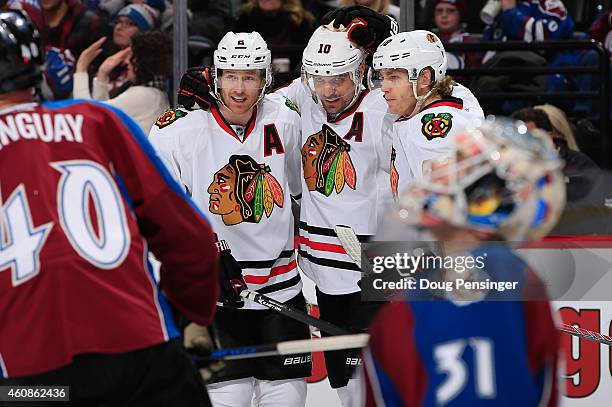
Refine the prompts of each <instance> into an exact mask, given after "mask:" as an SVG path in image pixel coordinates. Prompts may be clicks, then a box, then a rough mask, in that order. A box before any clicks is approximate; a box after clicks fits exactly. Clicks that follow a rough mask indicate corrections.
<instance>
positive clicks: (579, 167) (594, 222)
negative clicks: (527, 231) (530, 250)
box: [512, 108, 612, 234]
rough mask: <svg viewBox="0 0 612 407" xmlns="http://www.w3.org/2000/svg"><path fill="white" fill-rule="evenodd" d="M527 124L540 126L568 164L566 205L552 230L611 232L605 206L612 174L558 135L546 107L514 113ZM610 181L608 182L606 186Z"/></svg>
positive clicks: (610, 213) (611, 214) (610, 215)
mask: <svg viewBox="0 0 612 407" xmlns="http://www.w3.org/2000/svg"><path fill="white" fill-rule="evenodd" d="M512 118H513V119H517V120H522V121H523V122H525V124H526V125H527V127H528V128H530V129H533V128H538V129H540V130H544V131H545V132H547V133H548V134H549V135H550V136H551V137H552V139H553V142H554V143H555V146H556V148H557V151H558V152H559V155H560V156H561V158H563V160H564V161H565V166H564V168H563V175H564V176H565V183H566V197H567V205H566V207H565V211H564V213H563V215H562V217H561V220H560V221H559V224H558V225H557V227H556V228H555V230H554V231H553V234H610V233H612V221H611V220H612V210H611V208H609V207H606V206H605V200H606V197H607V196H608V195H609V191H610V189H609V185H610V183H611V182H610V181H611V180H610V178H609V177H608V176H604V174H603V173H602V171H601V169H600V168H599V167H598V166H597V164H595V163H594V162H593V160H591V159H590V158H589V157H588V156H587V155H586V154H584V153H582V152H580V151H575V150H572V149H571V148H569V147H568V143H567V142H566V141H565V139H562V138H560V137H557V136H556V134H555V132H554V129H553V126H552V124H551V122H550V120H549V118H548V116H547V115H546V113H545V112H544V110H540V109H534V108H523V109H521V110H518V111H516V112H514V113H513V114H512ZM606 185H607V186H606Z"/></svg>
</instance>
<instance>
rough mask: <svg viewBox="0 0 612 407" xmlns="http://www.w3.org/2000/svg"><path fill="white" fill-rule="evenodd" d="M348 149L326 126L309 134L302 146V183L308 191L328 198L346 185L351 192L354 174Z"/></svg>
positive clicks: (344, 142) (354, 184)
mask: <svg viewBox="0 0 612 407" xmlns="http://www.w3.org/2000/svg"><path fill="white" fill-rule="evenodd" d="M350 151H351V146H350V144H348V143H347V142H346V141H344V140H343V139H342V138H341V137H340V136H339V135H338V134H337V133H336V132H335V131H333V130H332V129H331V128H330V127H329V126H327V125H323V129H321V131H319V132H318V133H315V134H312V135H310V136H309V137H308V138H307V139H306V142H305V143H304V145H303V146H302V168H303V169H304V181H306V186H307V187H308V190H309V191H317V192H319V193H321V194H323V195H325V196H330V195H331V194H332V192H333V191H334V190H336V193H337V194H339V193H341V192H342V190H343V189H344V186H345V185H346V186H348V187H349V188H351V189H355V186H356V182H357V175H356V174H355V166H353V162H352V161H351V156H350Z"/></svg>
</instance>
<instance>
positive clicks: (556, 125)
mask: <svg viewBox="0 0 612 407" xmlns="http://www.w3.org/2000/svg"><path fill="white" fill-rule="evenodd" d="M533 108H534V109H538V110H541V111H543V112H544V113H546V116H548V120H550V124H552V126H553V131H554V132H555V133H557V135H559V137H561V138H563V139H564V140H565V141H566V142H567V146H568V147H569V148H571V149H572V150H574V151H580V148H579V147H578V143H576V137H574V132H573V131H572V127H571V126H570V124H569V121H568V120H567V116H566V115H565V112H563V110H561V109H559V108H558V107H557V106H553V105H549V104H545V105H539V106H534V107H533Z"/></svg>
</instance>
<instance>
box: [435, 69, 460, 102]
mask: <svg viewBox="0 0 612 407" xmlns="http://www.w3.org/2000/svg"><path fill="white" fill-rule="evenodd" d="M454 84H455V81H454V80H453V78H452V77H450V76H448V75H446V76H445V77H444V78H442V79H441V80H439V81H436V82H435V83H434V85H433V88H432V89H431V92H432V94H433V95H435V96H437V97H440V98H448V97H450V96H452V95H453V85H454Z"/></svg>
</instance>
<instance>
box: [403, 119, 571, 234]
mask: <svg viewBox="0 0 612 407" xmlns="http://www.w3.org/2000/svg"><path fill="white" fill-rule="evenodd" d="M454 140H455V142H454V148H453V152H451V154H450V157H449V158H447V159H445V160H440V161H433V162H432V161H430V162H426V164H425V167H426V168H425V170H424V175H423V178H422V179H421V180H417V181H415V182H414V183H413V184H412V185H411V186H410V187H409V188H408V191H407V192H406V193H405V194H403V195H402V196H401V197H400V199H399V211H398V212H395V214H396V216H398V217H399V219H401V220H403V221H404V222H406V223H409V224H412V225H421V226H425V227H427V225H433V224H437V223H440V222H442V223H448V224H450V225H453V226H456V227H466V228H470V229H472V230H478V231H481V232H485V233H489V234H491V236H497V237H500V238H502V239H504V240H507V241H532V240H537V239H539V238H541V237H542V236H544V235H546V234H547V233H548V232H550V230H551V229H552V228H553V227H554V225H555V224H556V223H557V220H558V219H559V216H560V214H561V212H562V210H563V208H564V206H565V182H564V178H563V174H562V167H563V162H562V160H561V159H560V158H559V157H558V155H557V153H556V151H555V148H554V146H553V144H552V141H551V140H550V138H549V137H548V136H547V135H546V134H544V133H543V132H541V131H537V130H536V131H529V130H528V129H527V126H525V124H524V123H522V122H513V121H511V120H508V119H501V118H498V119H496V118H492V117H489V118H487V120H486V121H485V122H481V121H476V122H475V123H474V124H473V125H472V126H469V127H468V128H467V129H466V130H465V131H463V132H462V133H460V134H458V135H457V136H456V137H455V139H454ZM396 210H397V209H396Z"/></svg>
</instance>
